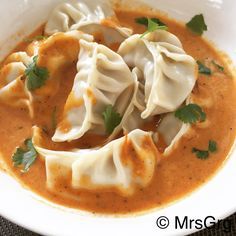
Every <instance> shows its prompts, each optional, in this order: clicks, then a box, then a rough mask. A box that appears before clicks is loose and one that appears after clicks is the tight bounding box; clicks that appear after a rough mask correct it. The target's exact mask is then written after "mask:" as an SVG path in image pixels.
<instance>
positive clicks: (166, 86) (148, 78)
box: [118, 30, 197, 119]
mask: <svg viewBox="0 0 236 236" xmlns="http://www.w3.org/2000/svg"><path fill="white" fill-rule="evenodd" d="M118 53H119V54H120V55H121V56H122V57H123V59H124V60H125V62H126V63H127V64H128V66H129V67H131V68H137V69H138V71H139V74H140V73H141V75H139V76H138V75H137V78H138V79H139V83H140V84H141V86H142V87H143V88H144V89H143V96H144V97H145V100H144V104H140V107H143V105H144V109H141V111H140V112H141V117H142V118H143V119H146V118H148V117H150V116H153V115H157V114H162V113H166V112H171V111H175V110H176V109H177V108H178V107H179V106H180V105H181V104H182V103H183V102H184V101H185V99H186V98H187V97H188V96H189V94H190V93H191V91H192V89H193V87H194V85H195V81H196V77H197V67H196V62H195V60H194V59H193V58H192V57H191V56H189V55H186V53H185V52H184V50H183V48H182V45H181V42H180V41H179V39H178V38H177V37H176V36H174V35H173V34H171V33H169V32H167V31H164V30H157V31H155V32H153V33H149V34H147V35H146V36H144V37H143V38H141V37H140V35H138V34H136V35H133V36H131V37H129V38H128V39H126V40H125V41H124V42H123V43H122V44H121V45H120V48H119V50H118Z"/></svg>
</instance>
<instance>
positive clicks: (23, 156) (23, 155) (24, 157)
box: [12, 139, 37, 172]
mask: <svg viewBox="0 0 236 236" xmlns="http://www.w3.org/2000/svg"><path fill="white" fill-rule="evenodd" d="M24 144H25V147H26V148H25V149H23V148H21V147H19V148H17V149H16V152H15V153H14V155H13V156H12V161H13V163H14V166H21V165H22V166H23V169H22V171H23V172H27V171H28V170H29V168H30V167H31V166H32V164H33V163H34V162H35V160H36V158H37V152H36V150H35V148H34V145H33V143H32V139H26V140H25V142H24Z"/></svg>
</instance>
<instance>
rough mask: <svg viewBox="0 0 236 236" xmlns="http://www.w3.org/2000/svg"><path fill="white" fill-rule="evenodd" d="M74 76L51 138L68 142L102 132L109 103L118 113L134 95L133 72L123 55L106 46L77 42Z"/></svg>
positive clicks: (121, 111)
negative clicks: (78, 49) (59, 120)
mask: <svg viewBox="0 0 236 236" xmlns="http://www.w3.org/2000/svg"><path fill="white" fill-rule="evenodd" d="M77 71H78V73H77V75H76V77H75V80H74V85H73V88H72V91H71V93H70V94H69V96H68V99H67V101H66V104H65V107H64V114H63V119H62V121H61V122H60V123H59V125H58V127H57V129H56V132H55V134H54V136H53V138H52V139H53V141H56V142H62V141H71V140H75V139H78V138H80V137H82V136H83V135H84V134H85V133H86V132H88V131H90V132H96V133H99V134H105V126H104V121H103V117H102V113H103V112H104V111H105V109H106V107H107V106H108V105H112V106H113V107H115V109H116V111H117V112H119V114H120V115H121V116H123V115H124V113H125V111H126V108H127V106H128V104H129V102H130V99H131V97H132V94H133V86H134V81H133V77H132V74H131V72H130V70H129V68H128V66H127V65H126V63H125V62H124V61H123V59H122V57H121V56H119V55H118V54H117V53H115V52H113V51H112V50H110V49H109V48H107V47H106V46H103V45H101V44H97V43H91V42H86V41H84V40H81V41H80V54H79V59H78V63H77Z"/></svg>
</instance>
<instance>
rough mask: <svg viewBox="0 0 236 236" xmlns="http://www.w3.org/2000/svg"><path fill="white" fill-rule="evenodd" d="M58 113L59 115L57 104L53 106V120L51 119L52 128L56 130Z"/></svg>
mask: <svg viewBox="0 0 236 236" xmlns="http://www.w3.org/2000/svg"><path fill="white" fill-rule="evenodd" d="M56 115H57V107H56V106H55V107H54V108H53V111H52V120H51V122H52V123H51V124H52V130H55V129H56V127H57V117H56Z"/></svg>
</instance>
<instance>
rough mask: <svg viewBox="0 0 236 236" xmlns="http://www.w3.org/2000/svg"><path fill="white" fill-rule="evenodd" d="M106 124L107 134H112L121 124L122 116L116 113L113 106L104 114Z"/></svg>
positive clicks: (109, 106) (107, 108) (108, 107)
mask: <svg viewBox="0 0 236 236" xmlns="http://www.w3.org/2000/svg"><path fill="white" fill-rule="evenodd" d="M102 116H103V119H104V124H105V128H106V132H107V133H108V134H111V133H112V132H113V130H114V129H115V128H116V126H118V125H119V124H120V122H121V119H122V117H121V115H120V114H119V113H118V112H116V110H115V108H114V107H113V106H112V105H108V106H107V107H106V109H105V111H104V112H103V113H102Z"/></svg>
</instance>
